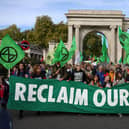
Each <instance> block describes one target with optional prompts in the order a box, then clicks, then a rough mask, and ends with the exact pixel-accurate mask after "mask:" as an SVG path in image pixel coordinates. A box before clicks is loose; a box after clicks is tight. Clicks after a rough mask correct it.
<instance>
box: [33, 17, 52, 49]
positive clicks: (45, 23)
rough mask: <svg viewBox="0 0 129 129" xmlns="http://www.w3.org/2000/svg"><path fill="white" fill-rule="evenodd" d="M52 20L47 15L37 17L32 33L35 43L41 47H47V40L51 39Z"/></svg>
mask: <svg viewBox="0 0 129 129" xmlns="http://www.w3.org/2000/svg"><path fill="white" fill-rule="evenodd" d="M52 34H53V22H52V20H51V18H50V17H49V16H40V17H37V19H36V23H35V28H34V35H35V39H36V43H37V44H39V45H40V46H42V47H45V48H46V47H48V42H49V41H50V40H51V39H52Z"/></svg>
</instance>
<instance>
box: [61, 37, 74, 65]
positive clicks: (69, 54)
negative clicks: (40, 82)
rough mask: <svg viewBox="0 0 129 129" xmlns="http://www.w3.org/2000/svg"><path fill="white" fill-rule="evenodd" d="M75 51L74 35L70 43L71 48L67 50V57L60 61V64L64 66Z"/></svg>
mask: <svg viewBox="0 0 129 129" xmlns="http://www.w3.org/2000/svg"><path fill="white" fill-rule="evenodd" d="M75 51H76V40H75V36H74V37H73V41H72V44H71V48H70V50H69V52H68V51H67V58H66V59H65V60H64V61H61V66H64V65H65V64H66V63H67V62H68V61H69V60H71V59H72V57H73V55H74V54H75Z"/></svg>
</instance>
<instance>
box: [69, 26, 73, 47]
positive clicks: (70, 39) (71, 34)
mask: <svg viewBox="0 0 129 129" xmlns="http://www.w3.org/2000/svg"><path fill="white" fill-rule="evenodd" d="M72 40H73V25H68V44H69V45H68V47H69V48H70V47H71V44H72Z"/></svg>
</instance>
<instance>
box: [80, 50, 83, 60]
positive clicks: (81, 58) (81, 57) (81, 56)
mask: <svg viewBox="0 0 129 129" xmlns="http://www.w3.org/2000/svg"><path fill="white" fill-rule="evenodd" d="M82 61H83V55H82V52H80V62H82Z"/></svg>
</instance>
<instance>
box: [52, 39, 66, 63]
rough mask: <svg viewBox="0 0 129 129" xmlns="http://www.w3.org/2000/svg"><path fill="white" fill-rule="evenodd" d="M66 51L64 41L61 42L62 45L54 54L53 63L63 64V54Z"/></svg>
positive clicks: (59, 45)
mask: <svg viewBox="0 0 129 129" xmlns="http://www.w3.org/2000/svg"><path fill="white" fill-rule="evenodd" d="M65 51H66V47H65V45H64V43H63V41H62V40H60V43H59V44H58V46H57V48H56V50H55V52H54V58H53V61H52V63H53V64H55V63H57V62H61V60H62V58H63V54H65Z"/></svg>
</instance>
